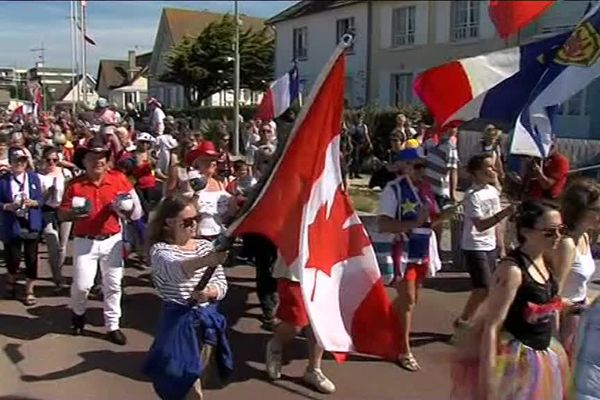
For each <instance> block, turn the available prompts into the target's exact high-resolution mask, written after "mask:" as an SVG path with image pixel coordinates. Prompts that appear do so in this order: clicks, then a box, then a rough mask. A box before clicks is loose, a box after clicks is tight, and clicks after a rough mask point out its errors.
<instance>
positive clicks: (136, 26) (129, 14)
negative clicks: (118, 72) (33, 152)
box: [0, 0, 296, 75]
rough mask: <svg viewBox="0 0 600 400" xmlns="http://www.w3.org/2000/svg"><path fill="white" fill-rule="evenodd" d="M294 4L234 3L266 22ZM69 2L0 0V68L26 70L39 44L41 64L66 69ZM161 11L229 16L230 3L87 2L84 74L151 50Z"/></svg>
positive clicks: (69, 43) (231, 8)
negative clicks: (106, 61) (89, 41)
mask: <svg viewBox="0 0 600 400" xmlns="http://www.w3.org/2000/svg"><path fill="white" fill-rule="evenodd" d="M295 2H296V1H239V8H240V12H241V13H244V14H247V15H252V16H256V17H263V18H268V17H271V16H273V15H275V14H276V13H278V12H279V11H281V10H283V9H285V8H287V7H289V6H290V5H292V4H294V3H295ZM69 4H70V2H69V1H0V29H1V30H2V34H1V35H0V66H3V67H14V66H17V67H20V68H29V67H32V66H33V65H34V64H35V62H36V61H37V59H38V55H39V53H36V52H32V51H30V49H34V48H39V47H40V45H41V43H42V41H43V43H44V47H45V48H46V51H45V53H46V54H45V58H46V65H47V66H53V67H70V66H71V55H70V51H71V42H70V38H69V21H68V17H69V7H70V6H69ZM165 6H168V7H176V8H185V9H192V10H204V9H206V10H208V11H213V12H223V13H226V12H231V13H233V1H98V0H96V1H88V13H87V16H88V17H87V18H88V19H87V20H88V32H89V35H90V36H91V37H93V38H94V40H96V42H97V43H98V45H97V46H95V47H94V46H88V62H87V63H86V64H87V65H88V72H91V73H92V74H93V75H95V74H96V71H97V68H98V60H99V59H101V58H113V59H126V58H127V51H128V50H129V49H133V48H134V47H135V46H138V48H137V51H138V52H139V53H142V52H147V51H150V50H152V46H153V45H154V36H155V35H156V30H157V28H158V22H159V19H160V12H161V9H162V8H163V7H165Z"/></svg>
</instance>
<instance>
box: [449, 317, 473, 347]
mask: <svg viewBox="0 0 600 400" xmlns="http://www.w3.org/2000/svg"><path fill="white" fill-rule="evenodd" d="M452 326H453V327H454V334H453V335H452V337H451V338H450V344H457V343H458V342H459V341H460V340H461V339H462V338H463V336H464V334H465V332H467V330H468V329H469V327H470V326H471V325H470V324H469V323H468V322H467V321H463V320H462V319H460V318H457V319H456V320H455V321H454V323H453V324H452Z"/></svg>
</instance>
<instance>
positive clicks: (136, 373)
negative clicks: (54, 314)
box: [21, 350, 147, 383]
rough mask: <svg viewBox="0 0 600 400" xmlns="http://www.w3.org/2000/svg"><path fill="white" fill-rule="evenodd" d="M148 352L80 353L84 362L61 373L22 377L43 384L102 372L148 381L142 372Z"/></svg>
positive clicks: (103, 351) (26, 380)
mask: <svg viewBox="0 0 600 400" xmlns="http://www.w3.org/2000/svg"><path fill="white" fill-rule="evenodd" d="M145 356H146V352H143V351H131V352H114V351H110V350H101V351H88V352H84V353H79V357H81V358H82V361H81V362H80V363H79V364H76V365H73V366H71V367H69V368H67V369H63V370H61V371H54V372H50V373H47V374H44V375H39V376H33V375H22V376H21V380H22V381H23V382H30V383H31V382H43V381H54V380H57V379H64V378H70V377H72V376H76V375H81V374H85V373H86V372H90V371H95V370H101V371H105V372H108V373H111V374H116V375H120V376H123V377H126V378H129V379H132V380H135V381H143V382H145V381H147V379H146V377H144V375H143V374H142V373H141V371H140V367H139V366H140V365H142V362H143V361H144V357H145Z"/></svg>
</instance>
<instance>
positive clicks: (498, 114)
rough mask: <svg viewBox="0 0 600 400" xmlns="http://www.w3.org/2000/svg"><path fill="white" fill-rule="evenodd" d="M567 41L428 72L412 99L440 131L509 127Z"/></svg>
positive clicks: (481, 57) (544, 43) (562, 39)
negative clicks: (482, 122)
mask: <svg viewBox="0 0 600 400" xmlns="http://www.w3.org/2000/svg"><path fill="white" fill-rule="evenodd" d="M569 35H570V33H569V32H567V33H563V34H560V35H556V36H553V37H550V38H547V39H544V40H541V41H538V42H533V43H530V44H527V45H524V46H520V47H512V48H508V49H504V50H499V51H495V52H492V53H487V54H482V55H479V56H475V57H469V58H463V59H460V60H456V61H452V62H449V63H447V64H443V65H440V66H438V67H434V68H431V69H429V70H427V71H425V72H423V73H421V74H420V75H418V76H417V77H416V79H415V81H414V90H415V93H416V94H417V95H418V96H419V98H420V99H421V101H422V102H423V103H424V104H425V105H426V106H427V108H428V109H429V110H430V111H431V113H432V114H433V116H434V118H435V121H436V123H437V125H438V126H440V127H443V126H446V125H449V124H451V123H454V122H463V121H469V120H472V119H475V118H485V119H488V120H493V121H500V122H506V123H511V124H512V123H514V122H515V120H516V119H517V117H518V115H519V113H520V112H521V110H522V109H523V107H524V106H525V104H526V103H527V100H528V99H529V93H530V92H531V90H533V88H534V87H535V85H536V84H537V82H538V80H539V79H540V77H541V76H542V75H543V74H544V72H545V71H546V68H547V62H548V61H549V60H552V58H553V56H554V53H555V52H556V51H557V49H558V48H559V47H560V46H562V44H563V43H564V42H565V40H566V39H567V38H568V37H569Z"/></svg>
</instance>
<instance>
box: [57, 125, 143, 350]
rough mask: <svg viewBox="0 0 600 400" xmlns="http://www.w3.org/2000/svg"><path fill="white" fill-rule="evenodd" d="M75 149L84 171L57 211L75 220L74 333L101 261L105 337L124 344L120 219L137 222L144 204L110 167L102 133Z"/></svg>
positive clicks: (82, 319) (80, 327)
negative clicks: (84, 145)
mask: <svg viewBox="0 0 600 400" xmlns="http://www.w3.org/2000/svg"><path fill="white" fill-rule="evenodd" d="M77 151H78V152H79V154H78V155H77V156H76V157H75V159H76V160H77V161H76V162H78V163H79V165H78V166H79V167H80V168H85V174H84V175H82V176H80V177H78V178H75V179H73V180H72V181H71V182H70V183H69V186H67V188H66V190H65V194H64V196H63V199H62V203H61V205H60V208H59V211H58V217H59V219H60V220H61V221H74V223H73V234H74V236H75V239H74V240H73V266H74V268H73V283H72V285H71V309H72V311H73V314H72V328H73V334H75V335H80V334H82V333H83V328H84V325H85V311H86V302H87V296H88V294H89V292H90V289H91V288H92V286H93V285H94V277H95V276H96V271H97V268H98V265H100V271H101V273H102V289H103V294H104V325H105V327H106V330H107V332H108V333H107V338H108V340H110V341H111V342H113V343H116V344H119V345H124V344H125V343H126V342H127V339H126V337H125V335H124V334H123V333H122V332H121V330H120V329H119V319H120V317H121V280H122V278H123V237H122V232H121V222H120V218H130V219H132V220H137V219H139V218H141V217H142V208H141V205H140V201H139V198H138V196H137V194H136V193H135V190H134V189H133V186H132V185H131V183H130V182H129V180H128V179H127V178H126V177H125V175H123V174H122V173H121V172H119V171H114V170H109V168H108V157H109V153H110V150H109V148H108V146H107V144H106V141H105V140H104V139H103V137H102V136H96V137H94V138H93V139H92V140H91V141H90V142H89V143H88V145H87V146H86V147H81V148H79V149H77Z"/></svg>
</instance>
